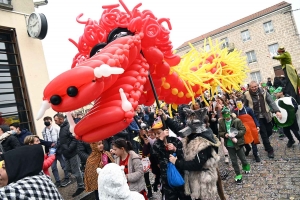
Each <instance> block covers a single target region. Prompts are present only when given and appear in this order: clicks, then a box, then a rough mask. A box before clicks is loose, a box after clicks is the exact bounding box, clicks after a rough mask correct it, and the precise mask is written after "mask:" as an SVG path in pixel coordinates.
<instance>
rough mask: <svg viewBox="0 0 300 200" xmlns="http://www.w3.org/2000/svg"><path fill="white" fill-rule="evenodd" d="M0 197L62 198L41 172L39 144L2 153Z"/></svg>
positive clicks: (57, 199) (51, 199) (6, 199)
mask: <svg viewBox="0 0 300 200" xmlns="http://www.w3.org/2000/svg"><path fill="white" fill-rule="evenodd" d="M3 158H4V163H3V164H2V168H0V199H2V200H9V199H47V200H62V199H63V198H62V197H61V195H60V194H59V192H58V191H57V189H56V187H55V185H54V184H53V182H52V181H51V179H50V177H48V176H46V175H45V174H44V173H43V172H42V169H43V162H44V150H43V148H42V146H41V145H28V146H22V147H19V148H16V149H13V150H11V151H8V152H6V153H4V154H3Z"/></svg>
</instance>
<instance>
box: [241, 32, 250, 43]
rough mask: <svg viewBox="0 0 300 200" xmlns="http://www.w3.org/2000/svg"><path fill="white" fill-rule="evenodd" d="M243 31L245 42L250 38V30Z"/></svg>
mask: <svg viewBox="0 0 300 200" xmlns="http://www.w3.org/2000/svg"><path fill="white" fill-rule="evenodd" d="M241 33H242V39H243V42H245V41H248V40H250V33H249V30H245V31H242V32H241Z"/></svg>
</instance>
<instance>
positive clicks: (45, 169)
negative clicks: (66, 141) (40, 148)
mask: <svg viewBox="0 0 300 200" xmlns="http://www.w3.org/2000/svg"><path fill="white" fill-rule="evenodd" d="M54 160H55V155H50V156H48V155H47V154H45V155H44V164H43V172H44V173H45V174H46V175H48V176H50V173H49V170H48V169H49V167H51V165H52V163H53V162H54Z"/></svg>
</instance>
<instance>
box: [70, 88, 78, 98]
mask: <svg viewBox="0 0 300 200" xmlns="http://www.w3.org/2000/svg"><path fill="white" fill-rule="evenodd" d="M67 94H68V96H70V97H75V96H76V95H77V94H78V89H77V87H75V86H70V87H68V89H67Z"/></svg>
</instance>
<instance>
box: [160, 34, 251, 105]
mask: <svg viewBox="0 0 300 200" xmlns="http://www.w3.org/2000/svg"><path fill="white" fill-rule="evenodd" d="M208 42H209V45H210V47H211V50H210V51H206V50H204V49H200V50H197V49H196V48H194V47H193V46H192V45H191V44H190V47H191V50H190V51H189V52H188V53H187V54H185V55H184V56H182V59H181V62H180V63H179V65H177V66H174V67H171V70H170V73H169V74H168V75H167V76H166V77H165V78H163V82H162V86H161V93H160V99H161V100H165V101H166V102H167V103H175V104H183V103H188V102H190V101H193V98H194V97H195V96H199V95H203V93H204V91H206V90H210V91H211V93H212V94H215V92H216V91H217V89H218V87H220V88H221V89H223V90H224V91H225V92H229V93H230V92H231V90H232V89H235V90H240V84H242V83H243V81H244V80H245V78H246V77H247V74H246V73H247V72H248V69H247V66H246V59H245V57H243V56H241V52H238V51H236V50H234V51H232V52H230V53H229V52H228V49H227V48H223V49H221V48H220V47H221V43H219V42H218V41H216V42H215V43H213V42H212V40H211V39H210V38H209V39H208ZM204 46H206V40H205V42H204Z"/></svg>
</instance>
